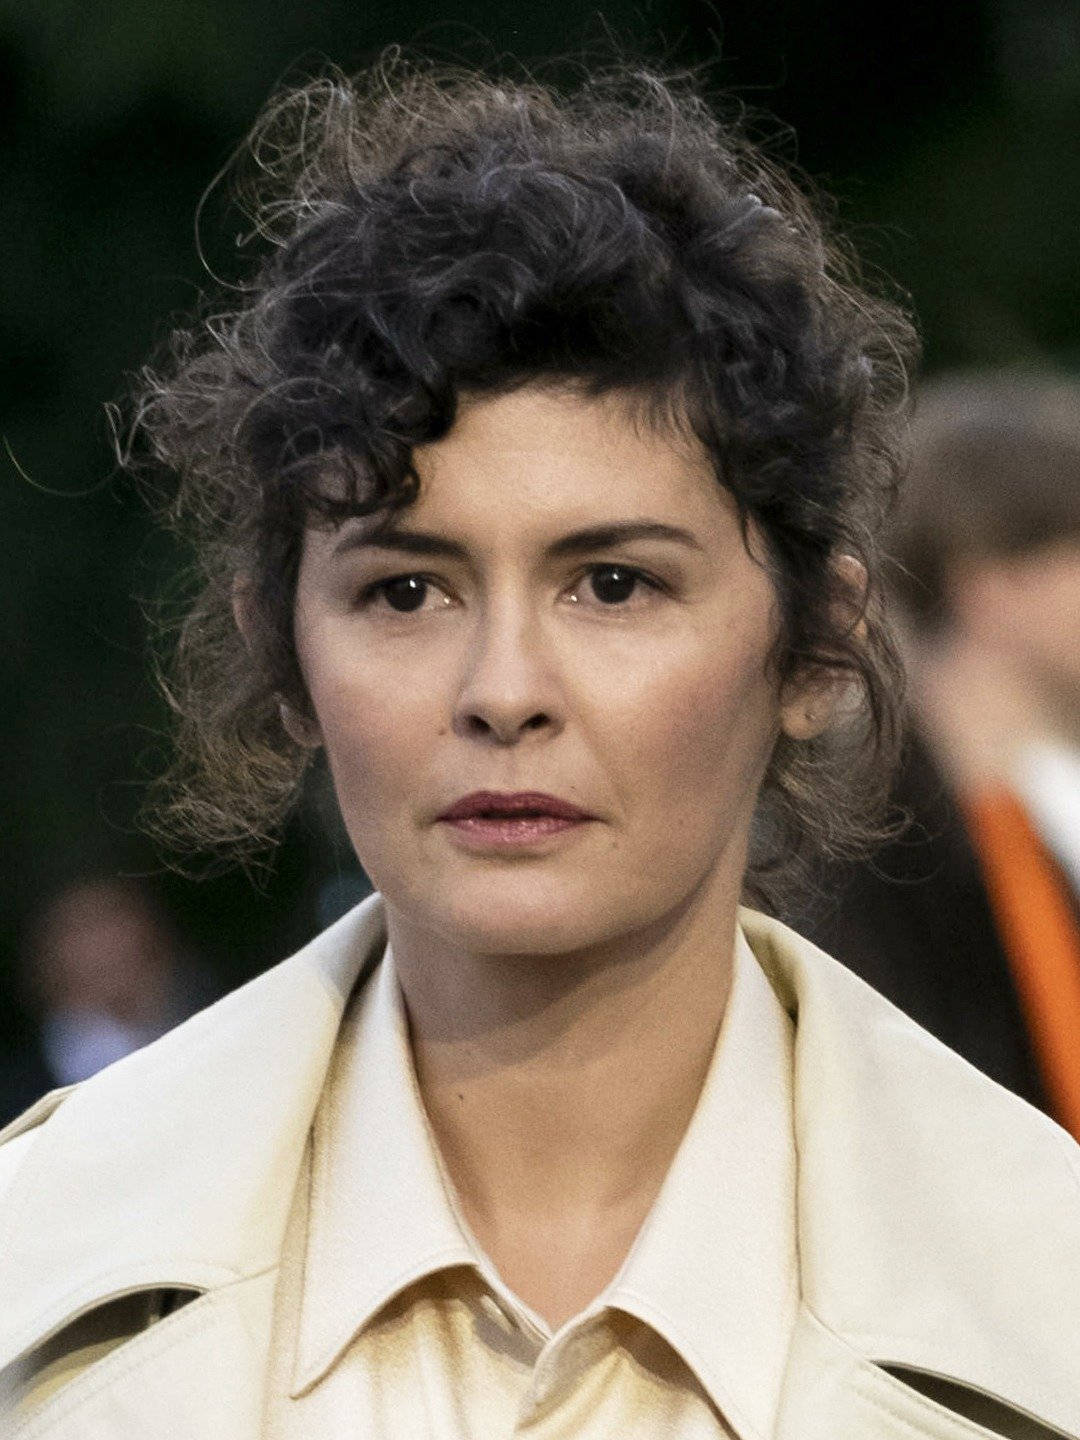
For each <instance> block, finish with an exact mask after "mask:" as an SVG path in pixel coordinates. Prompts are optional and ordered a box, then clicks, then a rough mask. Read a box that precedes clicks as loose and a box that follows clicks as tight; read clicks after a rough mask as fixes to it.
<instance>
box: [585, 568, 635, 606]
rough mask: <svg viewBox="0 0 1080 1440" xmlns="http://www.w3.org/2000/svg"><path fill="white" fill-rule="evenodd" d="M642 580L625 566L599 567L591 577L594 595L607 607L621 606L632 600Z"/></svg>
mask: <svg viewBox="0 0 1080 1440" xmlns="http://www.w3.org/2000/svg"><path fill="white" fill-rule="evenodd" d="M640 579H641V576H640V574H639V573H638V571H636V570H631V569H629V568H628V567H627V566H625V565H598V566H597V567H596V569H595V570H593V572H592V575H591V582H592V589H593V594H594V595H595V596H596V598H597V599H598V600H602V601H603V602H604V604H605V605H621V604H623V603H624V602H625V601H627V600H629V599H630V596H631V595H632V594H633V593H634V587H635V586H636V585H637V583H638V581H639V580H640Z"/></svg>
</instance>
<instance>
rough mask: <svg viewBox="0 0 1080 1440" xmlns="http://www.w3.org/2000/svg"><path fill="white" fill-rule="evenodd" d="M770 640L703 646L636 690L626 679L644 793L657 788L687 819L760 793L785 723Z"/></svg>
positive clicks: (625, 702)
mask: <svg viewBox="0 0 1080 1440" xmlns="http://www.w3.org/2000/svg"><path fill="white" fill-rule="evenodd" d="M755 640H756V637H755ZM765 643H766V642H765V640H764V639H762V641H761V643H760V644H757V643H752V642H751V640H750V638H749V637H746V638H743V639H741V640H740V643H738V644H737V645H728V646H724V647H716V646H715V645H713V646H709V645H707V644H703V645H700V646H699V647H697V648H696V649H694V650H691V651H690V652H688V653H686V654H685V655H683V656H682V657H681V659H680V660H678V661H677V662H675V661H673V658H672V657H671V656H670V655H669V656H668V657H667V663H663V664H659V665H657V666H656V667H655V668H654V669H653V670H651V671H648V672H646V673H645V674H644V675H643V676H642V678H641V680H640V682H639V684H638V685H636V686H635V685H633V684H628V683H627V678H628V677H625V676H624V679H623V683H622V685H621V686H620V687H619V689H618V690H617V691H616V692H615V693H616V694H620V695H621V697H622V698H621V700H620V702H619V712H618V713H620V714H621V722H620V723H621V727H622V728H623V733H624V735H625V736H626V737H627V741H628V753H627V762H628V763H627V771H628V774H627V780H628V782H629V783H630V784H631V785H632V786H633V787H634V789H635V791H636V792H637V793H641V791H642V790H645V791H646V792H648V791H649V790H652V791H653V792H654V793H656V794H657V796H658V797H660V798H664V797H666V798H667V800H668V801H670V802H672V811H673V813H674V812H675V811H676V810H678V812H679V813H680V814H682V815H686V814H687V813H688V812H693V811H694V810H695V809H702V808H705V809H707V810H709V811H710V812H715V811H716V808H717V807H718V806H719V807H721V808H722V809H724V810H726V811H730V809H731V806H732V804H733V803H735V804H736V805H737V804H738V803H739V801H740V800H741V799H742V798H743V797H744V796H745V795H746V794H747V793H748V792H750V791H753V793H754V794H755V795H756V789H757V785H758V783H759V781H760V778H761V773H762V771H763V769H764V766H765V763H766V761H767V759H768V756H769V754H770V753H771V750H772V746H773V744H774V741H775V736H776V733H777V728H778V723H779V707H778V704H777V701H776V698H775V696H774V694H773V691H772V687H771V686H770V684H769V682H768V680H767V678H766V674H765V667H764V659H763V655H764V651H765Z"/></svg>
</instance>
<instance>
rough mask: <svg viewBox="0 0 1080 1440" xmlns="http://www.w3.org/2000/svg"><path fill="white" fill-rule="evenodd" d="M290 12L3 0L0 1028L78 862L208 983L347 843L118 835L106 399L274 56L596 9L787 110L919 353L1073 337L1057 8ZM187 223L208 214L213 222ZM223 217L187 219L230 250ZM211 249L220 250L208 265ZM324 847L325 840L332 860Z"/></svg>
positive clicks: (1058, 353)
mask: <svg viewBox="0 0 1080 1440" xmlns="http://www.w3.org/2000/svg"><path fill="white" fill-rule="evenodd" d="M600 15H602V20H601V19H599V18H598V17H597V14H596V13H593V14H590V13H589V12H586V11H584V10H582V9H580V8H578V7H575V6H571V5H566V4H559V3H554V0H549V3H544V4H531V5H522V4H518V5H514V4H513V3H512V0H504V3H500V4H496V3H494V0H492V3H490V4H481V3H457V4H453V5H450V6H449V7H447V6H438V5H435V4H433V3H421V0H414V3H400V0H399V3H394V4H391V3H381V4H380V3H371V4H367V5H363V6H361V5H357V4H346V3H344V0H308V3H306V4H304V5H289V4H287V3H286V4H281V3H279V4H277V5H270V4H266V3H257V0H31V3H27V0H0V106H2V110H0V127H2V139H0V167H2V188H0V195H2V205H0V275H2V295H0V375H2V383H0V411H2V413H0V433H2V435H3V437H4V439H5V441H6V443H7V445H8V446H9V447H10V451H11V453H12V454H13V455H14V456H15V457H16V458H17V461H18V465H19V467H21V470H22V471H23V472H25V475H23V474H20V473H19V470H18V469H16V467H15V465H14V464H12V463H11V462H10V461H9V459H8V458H7V455H6V453H3V452H0V537H2V542H0V543H2V546H3V552H2V555H3V563H2V564H0V597H2V606H3V615H4V628H3V634H4V644H3V647H2V650H0V696H2V707H3V710H2V713H3V725H4V730H3V734H4V765H3V775H2V780H0V787H2V788H0V815H2V831H0V907H2V908H0V913H2V920H0V1042H2V1040H3V1038H4V1036H5V1034H6V1035H9V1036H11V1035H14V1034H15V1033H16V1032H17V1030H18V1029H19V1027H20V1025H21V1024H22V1020H21V1018H20V1015H19V1012H18V1009H17V1007H16V1005H15V1004H14V1002H13V1001H12V1000H11V999H10V998H7V999H5V998H4V997H6V996H7V997H10V974H11V968H12V965H13V957H14V954H15V952H16V947H17V944H18V937H19V933H20V928H21V926H22V925H23V923H24V921H25V918H26V916H27V915H28V913H30V911H31V910H32V908H33V907H34V906H35V905H36V904H37V903H39V900H40V897H41V896H42V895H43V894H44V893H45V892H46V891H47V890H48V889H49V888H50V887H51V886H53V885H54V884H56V883H57V882H58V881H59V880H61V879H63V878H64V877H65V876H68V875H73V874H77V873H80V872H81V871H84V870H86V869H90V868H94V869H96V868H104V869H106V870H108V869H116V868H122V869H128V870H135V871H141V870H148V871H152V872H155V873H156V874H157V883H158V884H159V886H160V888H161V889H162V890H163V891H164V893H165V896H166V898H167V900H168V902H169V904H170V906H171V907H172V908H173V910H174V912H175V913H176V915H177V917H178V920H179V922H180V925H181V927H182V929H183V930H184V932H185V933H186V934H187V936H188V937H189V938H190V940H191V941H193V942H194V944H195V945H196V946H197V947H198V948H199V949H200V950H202V951H203V952H204V953H205V954H207V955H208V956H209V957H210V958H211V959H212V960H213V961H214V963H215V964H216V965H217V966H218V967H219V968H220V970H221V973H222V975H223V976H224V978H225V979H226V981H227V982H228V983H233V982H234V981H236V980H237V979H239V978H241V977H243V976H245V975H248V974H250V973H251V972H252V970H253V969H255V968H257V967H258V966H260V965H262V964H265V963H266V962H267V961H269V960H270V959H273V958H277V957H278V956H280V955H282V954H284V953H285V952H286V950H287V949H288V948H289V947H290V946H291V945H293V944H294V943H295V942H296V941H298V940H300V939H302V938H303V937H304V936H306V935H307V934H308V933H310V932H311V930H312V929H313V928H314V925H315V915H314V909H313V895H314V893H315V889H316V886H317V884H318V882H319V880H320V878H322V877H323V876H325V874H327V873H328V872H330V871H332V870H333V868H334V867H335V866H336V865H339V864H347V862H346V861H343V860H342V859H341V858H340V853H339V852H335V850H334V847H333V846H331V845H330V844H329V843H328V842H327V841H326V840H325V839H319V838H318V836H319V826H318V825H317V824H316V823H314V822H313V821H312V820H310V819H307V820H301V821H299V822H298V823H297V824H296V825H295V826H294V827H293V828H292V830H291V832H290V835H289V838H288V840H287V843H286V845H285V847H284V849H283V850H282V852H281V856H280V859H279V862H278V864H277V866H276V869H275V871H274V873H273V874H272V876H271V877H270V878H269V879H268V880H267V881H266V883H265V885H264V887H263V889H262V890H261V891H260V890H259V889H257V888H255V887H253V886H252V885H251V883H250V882H249V881H248V880H247V879H245V878H244V877H243V876H242V875H237V874H232V875H222V876H217V877H212V878H209V879H203V880H202V881H200V882H198V883H196V882H195V881H192V880H188V879H183V878H181V877H179V876H177V875H174V874H172V873H170V872H168V871H164V872H163V871H162V865H161V861H160V859H159V858H157V857H155V856H154V855H153V853H152V851H151V850H150V849H149V847H148V846H147V845H146V844H145V842H143V841H141V840H140V839H139V836H138V834H137V832H136V831H135V829H134V828H133V816H134V813H135V810H136V807H137V803H138V799H139V794H140V790H141V785H142V778H143V777H144V776H145V775H146V774H147V773H148V771H149V770H151V769H153V767H154V765H155V764H157V763H159V761H160V757H161V754H162V740H161V734H162V730H163V727H164V724H165V713H164V708H163V706H162V704H161V703H160V702H159V700H158V699H157V698H156V696H155V693H154V691H153V687H152V685H151V683H150V680H149V668H148V662H147V638H146V624H145V619H144V614H143V610H144V601H145V599H146V597H148V596H151V595H153V594H154V593H155V592H157V591H158V590H159V589H160V587H161V585H162V583H163V582H164V580H165V579H166V578H167V576H168V575H169V574H170V573H171V572H172V571H174V570H175V566H176V562H177V557H176V556H175V555H174V554H173V553H172V551H171V549H170V547H169V545H168V544H167V543H166V542H165V541H163V540H162V539H161V538H160V537H158V536H155V535H154V534H153V533H152V531H151V529H150V527H149V525H148V522H147V518H146V513H145V508H144V506H143V504H142V502H141V501H140V500H139V498H138V496H137V494H136V493H135V491H134V489H133V487H132V486H131V485H130V483H128V482H127V481H125V480H124V479H123V477H118V476H116V475H115V474H114V469H113V463H112V458H111V453H110V449H109V445H108V434H107V429H106V425H105V422H104V413H103V406H104V403H105V402H106V401H108V400H111V399H114V398H118V397H119V396H121V395H122V394H123V392H124V387H125V383H126V381H125V376H126V374H127V373H128V372H130V371H132V370H133V369H134V368H136V367H137V366H138V365H139V364H140V363H141V361H142V360H143V359H144V358H145V357H146V356H147V355H148V353H149V352H150V351H151V350H152V349H153V347H154V346H155V345H156V344H158V343H159V342H160V341H161V339H162V337H163V336H164V334H165V333H166V330H167V328H168V325H169V320H170V317H175V316H176V315H177V314H178V313H181V312H183V311H184V310H185V309H186V308H188V307H189V306H190V305H191V304H192V303H193V302H194V301H195V299H196V296H197V295H198V293H199V290H200V288H201V287H202V286H203V284H204V279H205V277H204V274H203V273H202V271H201V270H200V265H199V262H198V259H197V257H196V252H195V246H194V240H193V217H194V212H195V207H196V203H197V201H198V198H199V196H200V194H201V192H202V191H203V189H204V187H205V186H206V185H207V183H208V181H209V180H210V179H211V177H212V176H213V175H214V173H215V172H216V171H217V169H218V168H219V166H220V165H221V164H222V163H223V162H224V160H225V159H226V158H227V156H228V154H229V153H230V151H231V150H232V148H233V146H234V145H235V144H236V143H237V142H238V140H239V139H240V138H241V137H242V135H243V133H244V131H245V130H246V128H247V126H248V125H249V123H250V121H251V119H252V118H253V116H254V114H255V112H256V110H257V109H258V107H259V105H260V104H261V102H262V100H263V99H264V98H265V96H266V95H267V94H268V92H269V91H270V90H271V89H272V88H273V87H274V85H275V84H276V83H277V82H278V81H279V80H280V79H281V78H282V77H285V76H288V77H290V78H296V77H298V76H299V75H301V74H303V73H305V72H310V71H312V70H315V69H317V68H318V67H319V66H320V64H321V63H322V62H323V61H324V59H326V58H329V59H332V60H334V61H336V62H337V63H339V64H340V65H342V66H344V67H346V68H348V67H352V66H356V65H360V64H363V63H364V62H365V61H366V60H369V59H370V58H371V57H372V56H373V55H374V53H375V52H376V51H377V50H378V49H379V48H380V47H381V46H383V45H385V44H387V43H389V42H393V41H397V42H403V43H405V44H408V45H412V46H413V47H414V48H416V49H419V50H420V51H422V52H423V53H428V54H437V55H439V56H442V57H459V58H465V59H472V60H474V61H481V62H483V61H484V60H485V59H487V60H489V61H490V60H491V59H492V57H495V56H497V55H499V54H501V53H503V52H509V53H511V54H514V55H516V56H518V57H520V58H521V59H524V60H526V61H528V60H532V59H535V58H537V57H542V56H545V55H549V54H551V53H552V52H555V51H562V50H566V49H569V48H572V47H573V46H575V45H576V44H578V43H581V42H596V41H597V40H599V39H601V37H602V36H603V34H604V32H605V28H606V29H607V30H608V31H610V32H611V33H612V34H614V35H615V36H616V37H618V39H619V40H620V41H621V42H622V43H623V45H624V46H627V47H632V48H634V49H636V50H637V52H638V53H641V54H644V55H646V56H649V57H652V58H660V57H664V56H666V57H667V58H668V59H670V60H672V61H676V62H696V61H702V60H707V61H711V62H714V63H713V67H712V69H711V71H710V74H711V77H712V81H711V83H713V84H714V85H717V86H720V85H723V86H727V87H730V88H733V89H734V90H735V91H736V92H737V93H738V94H739V95H740V96H741V97H742V98H743V99H745V100H746V101H747V102H748V103H749V104H751V105H753V106H755V107H759V108H763V109H767V110H769V111H771V112H772V113H773V114H775V115H776V116H777V117H779V119H780V120H781V121H782V122H784V123H785V124H790V125H792V126H794V127H795V131H796V133H797V136H798V157H799V160H800V162H801V163H802V165H803V166H804V167H805V168H806V169H807V170H808V171H809V172H810V173H811V174H812V175H813V176H814V177H815V178H817V179H818V180H819V181H820V182H822V183H823V184H824V186H825V187H826V188H827V189H829V190H831V191H833V193H835V194H836V195H837V196H838V197H839V200H840V207H841V208H840V214H841V217H842V220H843V221H844V222H845V223H846V226H847V228H848V229H849V231H850V232H851V233H852V234H853V235H854V238H855V240H856V243H857V245H858V247H859V248H860V250H861V251H862V252H863V254H864V255H865V256H867V257H868V258H869V259H870V260H871V261H872V262H873V263H874V264H876V265H879V266H880V267H881V268H882V269H884V270H885V271H886V272H887V273H888V274H890V275H891V276H893V277H894V278H895V279H896V280H897V281H898V282H899V283H900V284H901V285H902V286H904V287H905V288H906V289H907V290H909V291H910V292H911V295H912V297H913V301H914V305H915V308H916V310H917V311H918V313H919V315H920V317H921V320H922V325H923V329H924V333H925V338H926V344H927V367H928V368H929V369H937V368H941V367H943V366H947V365H953V364H958V363H970V362H988V363H994V362H1003V361H1015V360H1028V361H1038V360H1040V359H1044V358H1047V357H1051V358H1057V359H1063V360H1065V361H1066V362H1067V363H1073V362H1075V361H1076V360H1077V359H1078V358H1080V351H1078V347H1080V256H1078V233H1080V6H1078V5H1077V4H1075V3H1064V0H950V3H947V4H943V3H939V4H936V5H929V4H928V5H925V6H923V5H919V4H915V5H911V4H907V5H903V6H895V7H888V6H882V5H881V4H877V5H869V4H868V5H862V6H858V7H856V6H854V5H850V4H845V3H840V0H832V3H830V0H820V3H809V0H807V3H803V4H797V3H794V0H788V3H772V4H769V3H763V0H758V3H740V4H727V5H721V6H715V5H706V4H697V3H694V0H670V3H661V0H656V3H653V4H637V5H631V4H627V3H622V0H613V3H611V4H609V5H607V6H606V8H605V9H604V10H603V11H602V12H600ZM211 219H212V217H211ZM230 240H231V237H230V236H229V235H228V234H224V235H223V234H215V233H212V227H211V233H208V235H207V245H208V247H209V251H210V253H211V255H212V256H213V257H215V258H220V259H221V262H222V264H223V265H225V266H227V265H228V263H229V251H230ZM233 263H235V256H234V257H233ZM335 855H337V858H335Z"/></svg>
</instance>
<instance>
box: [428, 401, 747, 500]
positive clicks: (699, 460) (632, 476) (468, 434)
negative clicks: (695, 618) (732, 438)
mask: <svg viewBox="0 0 1080 1440" xmlns="http://www.w3.org/2000/svg"><path fill="white" fill-rule="evenodd" d="M413 460H414V464H415V466H416V471H417V474H418V476H419V478H420V483H421V489H420V495H419V497H418V499H417V501H416V502H415V504H414V505H413V506H412V507H411V509H412V510H413V512H414V513H417V514H418V513H419V512H421V511H422V512H423V513H424V515H425V517H426V518H428V519H431V518H433V517H435V516H438V517H440V518H442V519H444V520H446V521H448V522H449V521H452V520H454V519H455V518H458V519H462V520H466V519H468V518H470V517H471V516H472V514H473V512H474V511H475V512H477V514H478V515H479V516H480V517H482V518H483V520H484V522H485V523H486V524H489V525H499V524H512V523H513V522H514V521H521V522H522V523H526V524H528V523H533V522H535V523H538V524H539V523H548V522H550V523H559V524H563V523H571V522H573V521H574V520H575V519H580V520H582V521H583V522H584V521H586V520H588V519H590V518H597V517H598V516H600V515H602V516H603V517H604V518H608V519H611V518H614V517H615V516H616V515H617V514H620V513H626V514H631V513H633V514H638V513H645V512H646V511H647V512H648V513H650V514H656V515H663V516H664V518H667V519H671V520H679V521H680V522H681V523H684V524H685V523H691V524H698V525H702V524H705V525H707V524H708V523H709V521H710V519H715V518H717V517H718V516H719V515H721V514H726V513H727V512H729V511H730V509H731V508H732V502H731V500H730V496H728V494H727V492H726V491H725V490H724V488H723V487H722V486H721V485H719V484H718V483H717V480H716V478H715V475H714V472H713V468H712V465H711V463H710V459H709V456H708V454H707V453H706V451H705V449H704V447H703V446H702V445H701V443H700V441H698V440H696V439H695V438H694V437H692V436H691V435H689V434H688V433H686V431H685V430H684V429H683V428H682V427H678V426H677V425H676V424H674V423H660V422H658V421H655V420H652V419H650V418H649V417H647V416H646V415H645V414H644V413H643V410H642V407H641V406H639V405H635V404H634V402H633V401H632V400H631V399H630V398H628V397H626V396H625V395H621V394H610V395H604V396H601V397H598V398H592V397H584V396H581V395H578V394H575V393H574V392H573V391H570V390H568V389H565V388H564V389H556V388H554V387H539V386H529V387H526V388H523V389H521V390H517V391H514V392H512V393H511V394H508V395H500V396H495V397H481V398H467V399H465V400H464V401H463V402H462V404H461V406H460V410H459V414H458V417H457V419H456V421H455V424H454V426H453V428H452V429H451V430H450V432H449V433H448V434H447V435H446V436H445V437H444V438H443V439H441V440H439V441H436V442H434V443H432V444H429V445H422V446H418V447H417V449H416V451H415V453H414V456H413Z"/></svg>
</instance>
